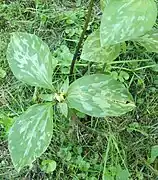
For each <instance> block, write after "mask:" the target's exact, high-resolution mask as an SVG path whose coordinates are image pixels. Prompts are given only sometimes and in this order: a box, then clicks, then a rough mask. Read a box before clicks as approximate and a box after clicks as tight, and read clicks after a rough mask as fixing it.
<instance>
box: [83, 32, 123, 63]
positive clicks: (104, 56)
mask: <svg viewBox="0 0 158 180" xmlns="http://www.w3.org/2000/svg"><path fill="white" fill-rule="evenodd" d="M120 49H121V48H120V44H116V45H110V46H104V47H101V44H100V32H99V30H97V31H95V32H94V33H92V34H91V35H90V36H89V37H88V38H87V40H86V41H85V43H84V46H83V50H82V54H81V59H83V60H87V61H92V62H102V63H105V62H106V63H108V62H111V61H113V60H114V59H116V58H117V57H118V56H119V54H120Z"/></svg>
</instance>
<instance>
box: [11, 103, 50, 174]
mask: <svg viewBox="0 0 158 180" xmlns="http://www.w3.org/2000/svg"><path fill="white" fill-rule="evenodd" d="M52 116H53V112H52V105H51V103H49V104H41V105H40V104H39V105H33V106H31V107H30V108H29V109H28V110H27V111H26V112H24V114H22V115H21V116H19V117H18V118H17V119H16V121H15V123H14V124H13V126H12V128H11V129H10V131H9V137H8V142H9V151H10V154H11V158H12V161H13V164H14V167H15V168H16V170H17V171H20V170H21V169H22V168H23V167H25V166H27V165H29V166H30V165H31V164H32V162H34V161H35V160H36V158H37V157H39V156H41V154H42V153H43V152H44V151H45V150H46V149H47V147H48V145H49V143H50V141H51V137H52V132H53V120H52Z"/></svg>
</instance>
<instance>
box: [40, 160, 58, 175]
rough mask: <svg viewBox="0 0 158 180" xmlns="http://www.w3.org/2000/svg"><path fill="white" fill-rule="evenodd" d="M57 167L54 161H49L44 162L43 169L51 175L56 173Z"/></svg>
mask: <svg viewBox="0 0 158 180" xmlns="http://www.w3.org/2000/svg"><path fill="white" fill-rule="evenodd" d="M56 166H57V163H56V162H55V161H54V160H50V159H48V160H43V161H42V165H41V169H42V170H43V171H44V172H46V173H51V172H53V171H55V169H56Z"/></svg>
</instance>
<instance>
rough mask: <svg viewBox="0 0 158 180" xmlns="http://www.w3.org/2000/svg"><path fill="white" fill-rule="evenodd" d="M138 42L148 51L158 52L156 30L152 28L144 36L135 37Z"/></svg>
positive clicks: (157, 32) (157, 33) (157, 31)
mask: <svg viewBox="0 0 158 180" xmlns="http://www.w3.org/2000/svg"><path fill="white" fill-rule="evenodd" d="M136 41H138V43H139V44H140V45H141V46H143V47H145V48H146V50H147V51H149V52H156V53H158V30H157V29H152V30H151V31H149V32H148V33H146V34H145V35H144V36H142V37H140V38H138V39H136Z"/></svg>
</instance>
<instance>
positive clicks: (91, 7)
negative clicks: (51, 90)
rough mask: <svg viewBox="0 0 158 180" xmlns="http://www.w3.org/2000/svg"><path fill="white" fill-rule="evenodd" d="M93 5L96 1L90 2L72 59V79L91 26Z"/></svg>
mask: <svg viewBox="0 0 158 180" xmlns="http://www.w3.org/2000/svg"><path fill="white" fill-rule="evenodd" d="M93 3H94V0H90V2H89V7H88V14H87V18H86V22H85V25H84V28H83V31H82V34H81V36H80V39H79V42H78V44H77V47H76V51H75V54H74V56H73V59H72V62H71V67H70V78H71V76H72V74H73V71H74V66H75V63H76V60H77V57H78V54H79V50H80V48H81V46H82V42H83V40H84V36H85V33H86V30H87V28H88V24H89V21H90V17H91V13H92V9H93Z"/></svg>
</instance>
